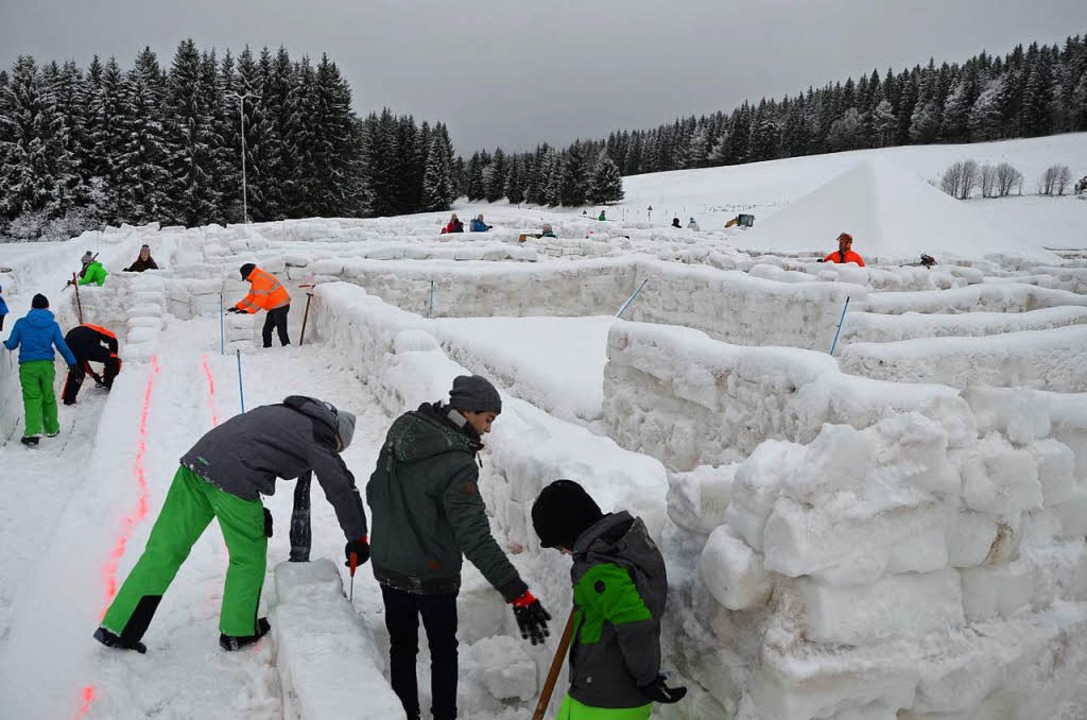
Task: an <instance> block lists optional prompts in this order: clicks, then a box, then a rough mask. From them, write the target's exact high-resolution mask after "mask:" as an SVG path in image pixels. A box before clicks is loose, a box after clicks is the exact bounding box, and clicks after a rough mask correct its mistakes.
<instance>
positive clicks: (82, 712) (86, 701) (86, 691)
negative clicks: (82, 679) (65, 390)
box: [73, 685, 95, 720]
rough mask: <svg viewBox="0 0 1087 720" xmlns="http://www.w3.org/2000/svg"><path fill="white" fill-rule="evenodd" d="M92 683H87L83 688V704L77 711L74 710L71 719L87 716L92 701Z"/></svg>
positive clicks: (78, 719)
mask: <svg viewBox="0 0 1087 720" xmlns="http://www.w3.org/2000/svg"><path fill="white" fill-rule="evenodd" d="M94 694H95V690H94V685H88V686H87V687H85V688H83V704H82V705H80V706H79V711H78V712H76V714H75V718H74V719H73V720H80V718H84V717H86V716H87V712H88V711H90V709H91V703H92V702H94Z"/></svg>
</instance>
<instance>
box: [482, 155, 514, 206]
mask: <svg viewBox="0 0 1087 720" xmlns="http://www.w3.org/2000/svg"><path fill="white" fill-rule="evenodd" d="M507 168H508V165H507V162H506V153H505V151H503V150H502V148H496V149H495V151H494V158H493V159H492V161H491V166H490V168H489V172H488V174H487V182H486V184H485V187H484V195H483V196H484V198H485V199H486V200H487V202H495V201H496V200H499V199H500V198H502V197H503V196H504V195H505V189H506V174H507V172H508V169H507Z"/></svg>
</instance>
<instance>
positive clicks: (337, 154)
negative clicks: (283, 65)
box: [304, 55, 418, 217]
mask: <svg viewBox="0 0 1087 720" xmlns="http://www.w3.org/2000/svg"><path fill="white" fill-rule="evenodd" d="M309 123H310V126H311V128H312V131H313V132H312V136H313V150H312V152H311V153H310V158H311V163H312V165H311V172H312V173H313V174H312V176H311V177H309V178H307V179H306V182H305V183H304V187H306V188H307V195H308V197H307V201H308V205H309V207H310V208H311V210H312V212H313V214H316V215H320V216H322V217H357V216H359V215H361V214H363V212H364V208H363V197H362V172H361V166H360V161H361V152H360V148H359V147H358V143H357V138H356V135H355V132H354V127H355V116H354V113H353V112H352V111H351V90H350V88H348V86H347V82H346V81H345V80H344V79H343V76H342V75H341V74H340V70H339V68H338V67H337V66H336V64H335V63H333V62H332V61H331V60H329V58H328V56H327V55H322V56H321V62H320V64H318V66H317V72H316V77H315V87H314V93H313V113H312V115H311V117H310V118H309ZM409 123H411V121H410V118H409ZM411 124H412V125H413V123H411ZM401 125H402V126H403V123H401ZM401 192H403V191H402V190H401ZM414 192H415V194H417V193H418V191H417V190H416V191H414Z"/></svg>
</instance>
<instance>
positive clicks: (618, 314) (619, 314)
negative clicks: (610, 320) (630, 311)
mask: <svg viewBox="0 0 1087 720" xmlns="http://www.w3.org/2000/svg"><path fill="white" fill-rule="evenodd" d="M647 282H649V278H646V279H645V280H642V284H641V285H639V286H638V289H637V290H635V291H634V294H633V295H631V296H630V297H628V298H627V301H626V302H625V303H623V307H621V308H619V312H617V313H615V317H617V318H618V317H622V316H623V311H624V310H626V309H627V306H628V305H630V304H631V303H632V302H634V298H636V297H638V293H640V292H641V291H642V288H644V287H645V284H646V283H647Z"/></svg>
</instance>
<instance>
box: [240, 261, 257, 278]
mask: <svg viewBox="0 0 1087 720" xmlns="http://www.w3.org/2000/svg"><path fill="white" fill-rule="evenodd" d="M256 269H257V266H256V265H254V264H253V263H246V264H245V265H242V267H241V270H240V272H241V274H242V280H248V279H249V273H251V272H253V271H254V270H256Z"/></svg>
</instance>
